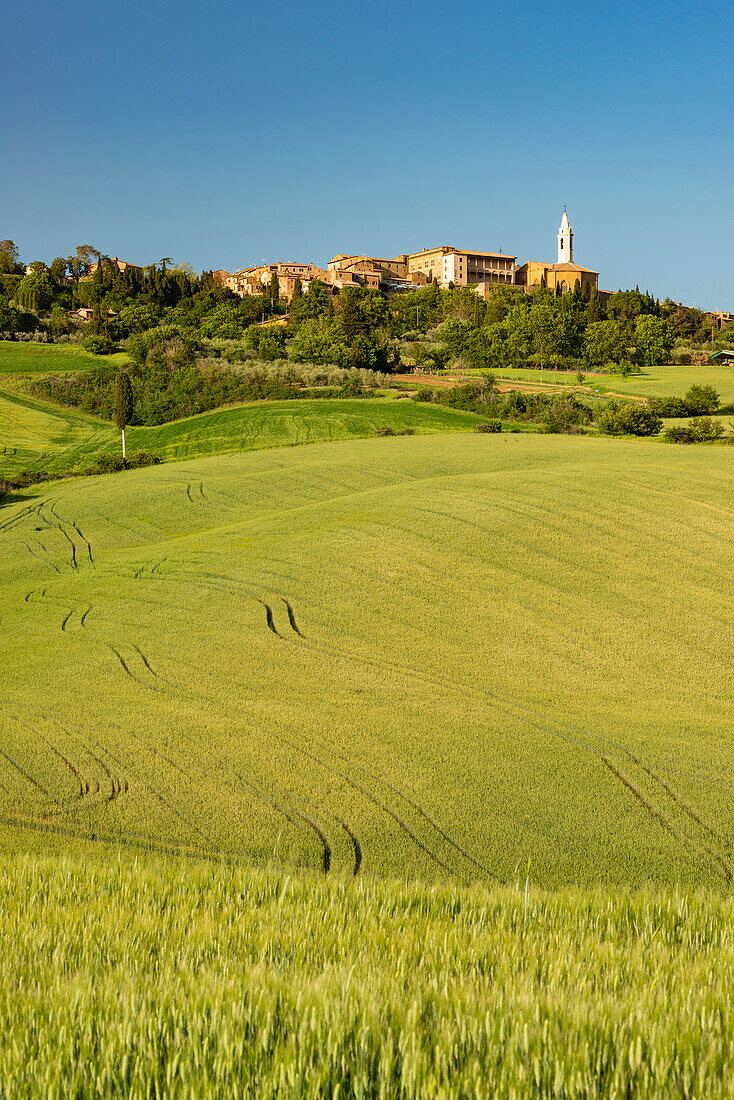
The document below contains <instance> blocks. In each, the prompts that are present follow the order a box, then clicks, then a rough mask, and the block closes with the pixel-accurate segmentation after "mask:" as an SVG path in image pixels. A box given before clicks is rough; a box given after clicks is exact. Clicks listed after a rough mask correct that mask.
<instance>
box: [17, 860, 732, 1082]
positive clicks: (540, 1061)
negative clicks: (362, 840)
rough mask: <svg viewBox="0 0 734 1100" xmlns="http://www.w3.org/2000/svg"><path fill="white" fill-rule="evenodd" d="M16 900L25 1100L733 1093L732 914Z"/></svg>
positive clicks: (193, 876) (384, 888)
mask: <svg viewBox="0 0 734 1100" xmlns="http://www.w3.org/2000/svg"><path fill="white" fill-rule="evenodd" d="M0 890H1V891H2V896H3V906H2V910H1V911H0V945H1V947H2V950H0V977H1V979H2V985H3V991H4V993H3V998H2V1002H1V1003H0V1028H1V1029H2V1036H3V1040H2V1043H0V1076H1V1079H2V1082H3V1085H2V1089H3V1094H4V1095H7V1096H29V1095H43V1096H46V1097H49V1098H60V1097H67V1096H75V1097H79V1098H80V1100H84V1098H87V1097H89V1098H91V1097H113V1096H115V1097H119V1096H124V1097H148V1096H166V1097H192V1098H195V1097H202V1096H238V1097H244V1096H251V1097H258V1098H262V1100H268V1098H275V1097H288V1098H291V1097H295V1096H299V1097H303V1098H304V1100H320V1098H322V1097H337V1096H340V1097H341V1096H355V1097H356V1096H359V1097H363V1098H365V1100H371V1098H375V1100H377V1098H390V1100H393V1098H395V1100H408V1098H414V1097H423V1096H437V1097H445V1098H449V1097H453V1098H457V1100H459V1098H469V1097H472V1098H478V1100H483V1098H490V1097H498V1096H502V1097H516V1098H519V1097H526V1096H527V1097H530V1096H533V1097H538V1096H540V1097H560V1096H563V1097H566V1098H567V1100H574V1098H577V1100H580V1098H582V1097H583V1098H586V1097H590V1096H594V1097H598V1098H600V1100H607V1098H609V1100H611V1098H613V1097H620V1096H625V1097H635V1098H638V1100H645V1098H648V1100H660V1098H667V1100H673V1098H681V1100H682V1098H684V1097H706V1098H707V1100H717V1098H723V1097H728V1096H729V1095H731V1081H732V1076H733V1075H734V1042H733V1041H732V1038H733V1037H732V1018H731V1012H730V1011H729V1005H730V999H731V987H732V982H733V981H734V949H733V945H732V916H733V914H732V903H731V901H730V900H726V901H723V900H720V899H718V898H716V897H714V896H712V895H710V894H705V893H704V894H696V895H694V896H692V897H685V896H682V895H680V894H679V893H677V892H675V891H673V892H672V893H667V894H665V895H661V894H658V893H655V892H654V891H649V890H648V891H644V892H642V893H639V894H632V895H630V894H628V893H626V892H619V893H609V892H606V891H599V890H595V891H580V890H570V891H566V892H562V893H555V894H547V893H544V892H542V891H538V890H537V889H534V888H531V889H530V891H529V894H528V896H527V902H526V900H525V897H524V895H523V890H522V883H521V884H520V888H519V889H518V888H515V887H514V886H513V887H509V888H503V889H494V890H492V891H487V890H486V889H484V888H482V887H474V888H471V889H467V888H461V887H457V886H441V887H432V888H431V887H426V886H425V885H421V884H405V883H402V884H399V883H395V882H377V881H367V880H357V881H356V882H354V883H349V882H346V881H344V880H335V881H329V880H321V881H317V879H316V878H315V877H313V876H307V875H303V876H288V875H285V876H284V875H282V874H279V873H278V872H277V871H275V870H270V871H254V870H241V869H229V868H220V867H205V866H200V865H197V866H190V867H188V868H185V867H180V868H176V869H172V868H171V867H170V866H168V865H162V864H159V863H156V862H148V861H136V862H135V863H132V862H131V861H128V860H125V859H112V860H109V861H107V862H105V863H102V862H101V861H100V862H96V861H90V860H88V859H86V860H84V859H81V858H77V859H66V860H62V861H51V860H38V861H35V860H25V859H21V860H18V859H11V858H8V857H7V856H4V857H3V858H2V859H1V860H0ZM29 899H33V900H32V906H33V917H32V919H29V915H28V905H29Z"/></svg>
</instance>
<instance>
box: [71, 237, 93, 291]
mask: <svg viewBox="0 0 734 1100" xmlns="http://www.w3.org/2000/svg"><path fill="white" fill-rule="evenodd" d="M95 256H99V252H98V250H97V249H96V248H95V247H94V245H91V244H78V245H77V247H76V252H75V253H73V254H72V255H71V256H69V257H68V259H67V261H66V265H67V267H68V269H69V274H70V275H71V277H72V278H73V279H74V280H75V281H76V282H77V283H78V282H79V280H80V279H81V277H82V275H86V274H87V273H88V272H89V269H90V267H91V266H92V260H93V259H94V257H95Z"/></svg>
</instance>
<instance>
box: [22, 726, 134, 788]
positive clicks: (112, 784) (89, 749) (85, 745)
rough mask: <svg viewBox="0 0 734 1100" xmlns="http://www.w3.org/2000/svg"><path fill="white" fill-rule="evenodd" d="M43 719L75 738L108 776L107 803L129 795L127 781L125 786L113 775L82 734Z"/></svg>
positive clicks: (118, 777)
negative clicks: (71, 731)
mask: <svg viewBox="0 0 734 1100" xmlns="http://www.w3.org/2000/svg"><path fill="white" fill-rule="evenodd" d="M41 717H42V718H44V720H45V721H46V722H50V723H51V725H54V726H56V727H57V728H58V729H60V730H61V732H62V733H64V734H65V735H66V736H67V737H69V738H70V739H73V738H75V739H76V740H77V741H78V742H79V743H80V745H81V746H82V748H83V749H84V751H85V752H86V753H87V755H88V756H89V757H90V758H91V759H92V760H94V762H95V764H97V766H98V767H99V768H100V770H101V771H102V772H103V773H104V774H105V775H106V777H107V779H108V780H109V783H110V793H109V795H106V796H105V801H106V802H114V801H115V799H116V798H118V797H119V795H121V794H127V792H128V790H129V784H128V781H127V779H125V780H124V785H123V779H121V778H120V776H117V775H114V774H113V772H112V771H111V769H110V768H109V767H108V766H107V764H106V763H105V761H104V760H102V758H101V757H100V756H97V754H96V753H95V752H94V750H93V749H92V747H91V746H90V745H89V744H88V743H87V741H85V739H84V738H83V737H82V736H81V735H80V734H78V733H74V734H72V733H70V732H69V730H67V729H66V727H65V726H62V725H61V723H60V722H57V721H56V720H55V719H53V718H49V717H47V716H46V715H42V716H41ZM95 783H96V784H97V792H99V791H100V785H99V781H98V780H95ZM95 793H96V792H95Z"/></svg>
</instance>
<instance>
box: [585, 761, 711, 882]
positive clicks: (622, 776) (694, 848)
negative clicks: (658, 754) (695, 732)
mask: <svg viewBox="0 0 734 1100" xmlns="http://www.w3.org/2000/svg"><path fill="white" fill-rule="evenodd" d="M600 758H601V760H602V762H603V763H604V764H605V766H606V767H607V768H608V769H609V771H610V772H611V773H612V774H613V775H614V776H616V778H617V779H618V780H619V781H620V783H622V784H623V786H625V787H626V788H627V789H628V790H629V791H630V792H631V793H632V795H633V796H634V797H635V798H636V799H637V800H638V802H640V804H641V805H642V806H644V808H645V809H646V810H647V812H648V813H649V814H650V815H651V817H653V818H654V819H655V820H656V821H657V822H658V824H659V825H660V826H661V827H662V828H663V829H665V830H666V831H667V832H669V833H670V834H671V836H673V837H674V838H675V840H676V841H677V842H678V844H679V846H680V847H681V848H687V849H688V850H689V852H691V853H692V854H693V855H694V856H695V857H696V858H697V859H698V860H699V861H701V862H703V863H704V864H706V865H707V866H708V869H709V870H710V871H713V872H714V873H715V874H718V875H722V876H723V878H724V880H725V881H726V883H727V884H731V882H732V877H733V876H732V870H731V867H730V866H729V864H728V863H727V862H726V861H725V860H724V859H723V858H722V857H721V856H720V855H719V854H718V853H717V852H714V851H712V850H711V849H710V848H709V847H708V846H706V845H704V844H696V843H694V842H692V841H691V840H690V839H689V838H688V837H686V836H685V835H684V833H682V832H681V831H680V829H679V828H678V827H677V826H676V825H675V824H674V823H673V822H672V821H671V820H670V819H669V818H668V817H667V816H666V815H665V813H663V811H662V810H660V809H659V808H658V807H657V806H655V805H654V804H653V803H652V802H651V801H650V799H649V798H648V797H647V795H646V794H645V793H644V792H643V791H641V790H640V788H639V787H638V786H637V785H636V784H635V783H634V782H633V781H632V780H631V779H630V777H629V776H628V775H627V774H626V773H625V772H623V771H622V769H621V768H620V767H618V766H617V765H616V764H615V763H614V761H613V760H611V759H610V757H609V756H608V755H607V754H606V753H600ZM643 770H645V771H646V770H647V769H645V768H643ZM653 778H655V779H657V777H656V776H654V775H653Z"/></svg>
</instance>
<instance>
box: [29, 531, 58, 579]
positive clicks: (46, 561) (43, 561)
mask: <svg viewBox="0 0 734 1100" xmlns="http://www.w3.org/2000/svg"><path fill="white" fill-rule="evenodd" d="M19 541H20V543H21V545H22V546H24V547H25V548H26V550H27V551H28V553H29V554H30V555H31V557H32V558H35V559H36V561H40V562H41V564H42V565H50V566H51V568H52V569H55V570H56V572H57V573H59V574H60V573H61V570H60V569H59V567H58V565H57V564H56V562H55V561H54V560H53V558H52V557H51V554H50V553H49V552H48V550H47V549H46V547H45V546H44V545H43V543H42V542H41V540H40V539H35V540H34V541H35V542H36V543H37V544H38V545H39V546H40V548H41V550H42V551H43V553H44V555H45V557H41V555H40V554H37V553H36V551H35V550H34V549H33V547H32V546H30V545H29V544H28V543H27V542H26V541H25V539H20V540H19Z"/></svg>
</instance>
